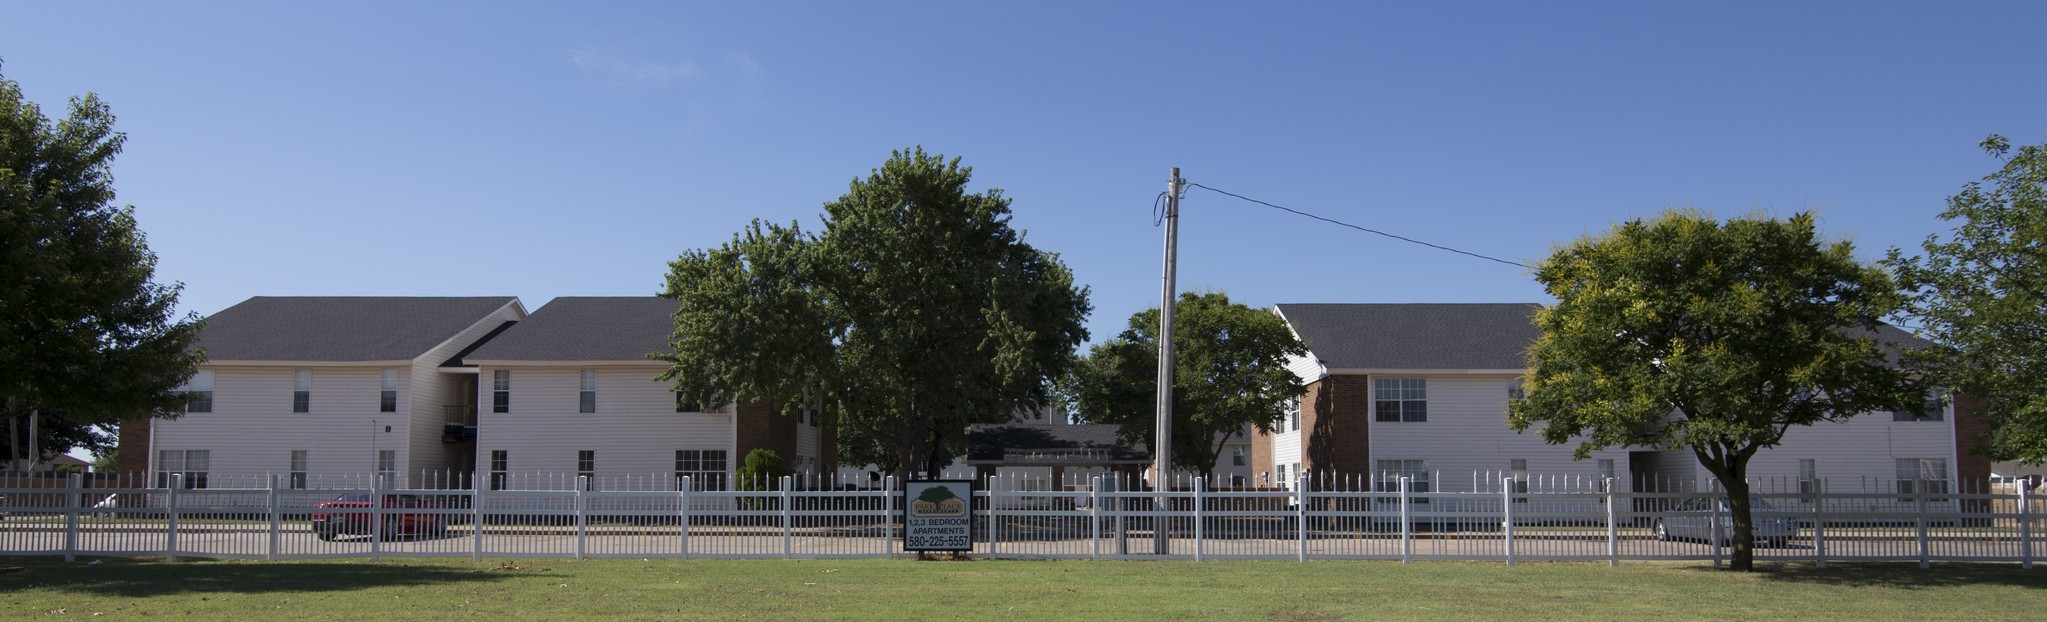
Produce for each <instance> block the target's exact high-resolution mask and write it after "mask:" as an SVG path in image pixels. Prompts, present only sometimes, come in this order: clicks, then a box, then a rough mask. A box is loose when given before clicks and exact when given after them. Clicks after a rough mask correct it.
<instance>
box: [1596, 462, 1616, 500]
mask: <svg viewBox="0 0 2047 622" xmlns="http://www.w3.org/2000/svg"><path fill="white" fill-rule="evenodd" d="M1613 475H1614V470H1613V458H1600V459H1599V492H1606V483H1607V482H1610V481H1613ZM1599 502H1600V503H1606V499H1600V500H1599Z"/></svg>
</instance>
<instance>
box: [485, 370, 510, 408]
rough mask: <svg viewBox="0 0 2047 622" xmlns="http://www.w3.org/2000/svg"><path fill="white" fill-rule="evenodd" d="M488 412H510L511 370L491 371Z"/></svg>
mask: <svg viewBox="0 0 2047 622" xmlns="http://www.w3.org/2000/svg"><path fill="white" fill-rule="evenodd" d="M490 411H491V412H494V413H509V412H512V370H509V369H493V370H491V371H490Z"/></svg>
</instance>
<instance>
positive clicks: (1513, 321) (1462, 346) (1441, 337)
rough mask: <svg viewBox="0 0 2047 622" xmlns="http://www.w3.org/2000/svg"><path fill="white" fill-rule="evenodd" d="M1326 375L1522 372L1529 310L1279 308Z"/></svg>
mask: <svg viewBox="0 0 2047 622" xmlns="http://www.w3.org/2000/svg"><path fill="white" fill-rule="evenodd" d="M1275 306H1277V307H1278V308H1279V313H1280V315H1282V316H1284V317H1286V320H1287V322H1288V323H1291V324H1293V327H1294V332H1296V333H1299V334H1300V335H1301V340H1303V341H1306V342H1308V351H1309V353H1311V354H1313V355H1314V356H1315V357H1317V358H1320V359H1322V364H1323V365H1325V366H1328V367H1329V368H1331V369H1522V368H1524V367H1526V366H1527V363H1526V362H1525V361H1524V359H1523V358H1522V351H1523V350H1526V349H1527V348H1528V344H1530V343H1533V342H1534V341H1535V337H1536V335H1537V334H1538V331H1537V330H1536V329H1535V325H1534V324H1533V323H1532V322H1531V320H1532V318H1533V317H1534V316H1535V310H1536V308H1537V305H1535V304H1534V303H1502V304H1450V303H1440V304H1281V305H1275Z"/></svg>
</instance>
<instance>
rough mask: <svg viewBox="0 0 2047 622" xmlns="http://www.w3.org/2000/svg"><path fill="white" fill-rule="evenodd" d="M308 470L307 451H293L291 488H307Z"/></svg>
mask: <svg viewBox="0 0 2047 622" xmlns="http://www.w3.org/2000/svg"><path fill="white" fill-rule="evenodd" d="M306 470H307V469H306V450H304V449H294V450H291V488H292V489H293V490H304V489H305V488H306Z"/></svg>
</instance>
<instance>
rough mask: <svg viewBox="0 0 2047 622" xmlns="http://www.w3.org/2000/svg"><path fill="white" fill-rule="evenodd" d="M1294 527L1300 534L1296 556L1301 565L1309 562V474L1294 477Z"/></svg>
mask: <svg viewBox="0 0 2047 622" xmlns="http://www.w3.org/2000/svg"><path fill="white" fill-rule="evenodd" d="M1294 527H1295V531H1297V532H1299V533H1298V535H1299V537H1300V542H1299V548H1298V549H1297V551H1296V553H1295V556H1296V557H1298V558H1299V561H1300V562H1301V563H1304V564H1305V563H1307V562H1308V474H1306V473H1301V474H1298V475H1295V476H1294Z"/></svg>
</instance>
